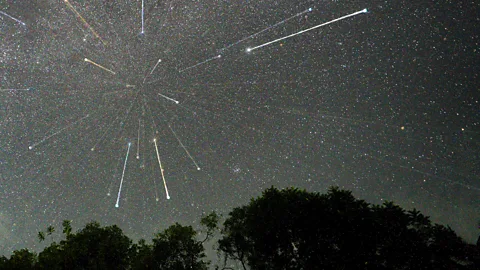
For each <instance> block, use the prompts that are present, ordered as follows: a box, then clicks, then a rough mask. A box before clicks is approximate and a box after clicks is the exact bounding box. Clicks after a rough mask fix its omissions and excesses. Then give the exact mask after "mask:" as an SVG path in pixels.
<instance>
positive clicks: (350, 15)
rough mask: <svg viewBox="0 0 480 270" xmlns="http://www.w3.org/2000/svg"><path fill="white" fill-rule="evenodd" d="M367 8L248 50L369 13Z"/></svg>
mask: <svg viewBox="0 0 480 270" xmlns="http://www.w3.org/2000/svg"><path fill="white" fill-rule="evenodd" d="M367 12H368V11H367V9H362V10H360V11H357V12H354V13H352V14H348V15H345V16H343V17H340V18H337V19H334V20H331V21H328V22H326V23H322V24H319V25H316V26H314V27H311V28H308V29H305V30H302V31H299V32H296V33H293V34H291V35H288V36H285V37H281V38H278V39H275V40H272V41H269V42H267V43H264V44H261V45H258V46H255V47H252V48H247V50H246V51H247V52H251V51H253V50H256V49H260V48H262V47H265V46H268V45H270V44H273V43H276V42H279V41H282V40H284V39H287V38H291V37H294V36H296V35H300V34H303V33H305V32H308V31H311V30H314V29H317V28H319V27H322V26H325V25H329V24H331V23H334V22H338V21H341V20H344V19H346V18H350V17H353V16H356V15H358V14H360V13H367Z"/></svg>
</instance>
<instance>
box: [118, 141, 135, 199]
mask: <svg viewBox="0 0 480 270" xmlns="http://www.w3.org/2000/svg"><path fill="white" fill-rule="evenodd" d="M131 145H132V143H131V142H129V143H128V149H127V156H126V157H125V163H123V172H122V180H120V187H119V188H118V195H117V203H116V204H115V207H117V208H118V207H120V205H119V202H120V194H121V193H122V185H123V177H124V176H125V169H126V168H127V160H128V154H129V153H130V146H131Z"/></svg>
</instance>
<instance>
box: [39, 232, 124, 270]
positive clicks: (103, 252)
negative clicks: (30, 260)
mask: <svg viewBox="0 0 480 270" xmlns="http://www.w3.org/2000/svg"><path fill="white" fill-rule="evenodd" d="M63 225H64V226H63V227H64V230H63V232H64V233H65V235H66V240H63V241H61V242H60V244H56V243H52V245H50V246H49V247H47V248H46V249H45V250H44V251H42V252H41V253H40V254H39V263H38V268H40V269H126V268H128V266H129V263H130V260H129V259H130V258H129V255H130V249H131V245H132V242H131V240H130V239H129V238H128V237H127V236H125V235H124V234H123V232H122V230H121V229H120V228H118V227H117V226H115V225H114V226H108V227H103V228H102V227H100V224H98V223H96V222H91V223H88V224H87V225H86V226H85V228H84V229H82V230H80V231H79V232H78V233H71V226H70V222H64V224H63Z"/></svg>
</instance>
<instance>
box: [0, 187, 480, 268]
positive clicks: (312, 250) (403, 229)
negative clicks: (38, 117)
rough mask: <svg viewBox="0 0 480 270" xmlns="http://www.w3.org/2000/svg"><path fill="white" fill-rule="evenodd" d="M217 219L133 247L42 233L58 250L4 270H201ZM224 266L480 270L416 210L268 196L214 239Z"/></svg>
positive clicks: (335, 197)
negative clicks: (198, 230) (58, 238)
mask: <svg viewBox="0 0 480 270" xmlns="http://www.w3.org/2000/svg"><path fill="white" fill-rule="evenodd" d="M219 220H220V217H219V216H218V215H217V214H216V213H215V212H213V213H211V214H209V215H207V216H204V217H202V219H201V221H200V224H201V225H202V226H203V229H202V230H201V231H200V232H201V233H202V235H203V236H200V235H197V232H196V231H195V230H194V229H193V228H192V227H191V226H182V225H180V224H178V223H176V224H174V225H172V226H170V227H169V228H167V229H166V230H164V231H163V232H160V233H158V234H156V235H155V236H154V238H153V239H152V241H151V242H149V243H147V241H145V240H140V241H139V242H138V243H136V244H132V241H131V240H130V239H129V238H128V237H127V236H125V235H124V234H123V232H122V230H121V229H120V228H118V227H117V226H107V227H101V226H100V225H99V224H98V223H96V222H92V223H88V224H87V225H86V226H85V228H83V229H81V230H79V231H78V232H76V233H74V232H72V226H71V224H70V221H68V220H66V221H64V222H63V224H62V225H63V230H62V232H63V235H64V240H61V241H60V242H59V243H56V242H53V238H54V235H53V234H54V233H55V231H56V230H55V228H54V227H52V226H49V227H48V228H47V229H46V231H45V232H39V233H38V235H37V236H38V239H39V240H40V241H45V240H46V236H50V237H51V240H52V243H51V244H50V245H49V246H48V247H46V248H45V249H44V250H43V251H42V252H40V253H39V254H38V255H37V254H35V253H32V252H30V251H28V250H27V249H22V250H17V251H14V252H13V255H12V256H11V257H10V258H6V257H4V256H1V257H0V269H13V270H15V269H38V270H41V269H50V270H57V269H59V270H60V269H69V270H70V269H72V270H76V269H79V270H80V269H107V270H108V269H169V270H186V269H193V270H204V269H208V266H209V262H207V261H205V253H204V247H203V244H204V243H205V242H207V241H211V240H212V238H213V237H214V236H215V233H216V232H218V230H219V227H218V224H219ZM217 236H218V237H219V238H220V240H219V241H218V251H219V254H220V255H221V256H222V258H223V262H222V266H219V265H217V266H215V269H219V270H222V269H223V270H228V269H238V268H239V267H240V268H243V269H251V270H257V269H258V270H268V269H272V270H281V269H304V270H314V269H365V270H366V269H372V270H387V269H393V270H396V269H402V270H403V269H419V270H426V269H438V270H442V269H459V270H460V269H462V270H463V269H465V270H471V269H480V248H479V247H478V245H470V244H466V243H465V242H463V241H462V239H460V238H459V237H458V236H457V235H456V234H455V232H454V231H453V230H452V229H450V228H449V227H445V226H442V225H438V224H432V223H431V222H430V220H429V218H428V217H426V216H424V215H422V214H421V213H420V212H419V211H417V210H415V209H413V210H411V211H405V210H404V209H402V208H401V207H399V206H398V205H395V204H394V203H392V202H385V203H384V204H383V205H370V204H368V203H366V202H365V201H363V200H358V199H356V198H354V197H353V196H352V194H351V192H349V191H345V190H340V189H338V188H331V189H329V191H328V192H327V193H326V194H318V193H311V192H306V191H302V190H299V189H295V188H289V189H284V190H278V189H276V188H273V187H272V188H270V189H267V190H265V191H264V192H263V194H262V196H261V197H259V198H256V199H252V200H251V202H250V203H249V204H248V205H245V206H242V207H238V208H235V209H233V211H231V212H230V213H229V216H228V218H227V219H226V220H225V222H224V224H223V228H222V229H221V234H220V235H217Z"/></svg>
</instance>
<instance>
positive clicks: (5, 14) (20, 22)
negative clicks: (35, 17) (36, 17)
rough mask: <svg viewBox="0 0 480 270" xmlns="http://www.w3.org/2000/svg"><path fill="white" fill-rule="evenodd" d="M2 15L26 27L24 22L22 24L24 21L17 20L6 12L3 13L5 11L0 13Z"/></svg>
mask: <svg viewBox="0 0 480 270" xmlns="http://www.w3.org/2000/svg"><path fill="white" fill-rule="evenodd" d="M0 14H2V15H4V16H7V17H8V18H10V19H12V20H14V21H16V22H18V23H19V24H22V25H24V26H25V23H24V22H22V21H20V20H19V19H16V18H14V17H12V16H10V15H8V14H7V13H5V12H3V11H0Z"/></svg>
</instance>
